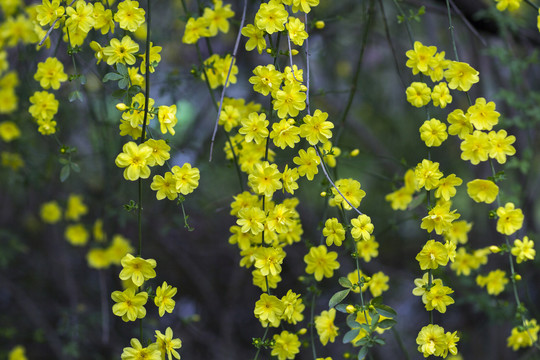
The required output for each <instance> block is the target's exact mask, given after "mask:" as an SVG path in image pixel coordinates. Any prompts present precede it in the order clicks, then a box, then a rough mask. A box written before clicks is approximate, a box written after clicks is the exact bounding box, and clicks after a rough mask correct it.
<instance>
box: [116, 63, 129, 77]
mask: <svg viewBox="0 0 540 360" xmlns="http://www.w3.org/2000/svg"><path fill="white" fill-rule="evenodd" d="M116 70H117V71H118V72H119V73H120V75H124V77H125V76H129V72H128V69H127V67H126V65H125V64H122V63H116Z"/></svg>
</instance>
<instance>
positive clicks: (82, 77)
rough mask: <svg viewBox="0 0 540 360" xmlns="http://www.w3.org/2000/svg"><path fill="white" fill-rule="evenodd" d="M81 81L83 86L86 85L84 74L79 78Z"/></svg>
mask: <svg viewBox="0 0 540 360" xmlns="http://www.w3.org/2000/svg"><path fill="white" fill-rule="evenodd" d="M79 81H80V82H81V85H84V84H86V76H84V75H83V74H81V75H80V76H79Z"/></svg>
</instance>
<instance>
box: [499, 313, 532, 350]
mask: <svg viewBox="0 0 540 360" xmlns="http://www.w3.org/2000/svg"><path fill="white" fill-rule="evenodd" d="M538 331H540V326H538V324H537V323H536V319H531V320H525V326H516V327H514V328H513V329H512V334H511V335H510V336H509V337H508V339H507V342H508V347H512V349H513V350H514V351H517V350H518V349H519V348H521V347H523V348H526V347H530V346H533V344H534V343H536V341H537V340H538Z"/></svg>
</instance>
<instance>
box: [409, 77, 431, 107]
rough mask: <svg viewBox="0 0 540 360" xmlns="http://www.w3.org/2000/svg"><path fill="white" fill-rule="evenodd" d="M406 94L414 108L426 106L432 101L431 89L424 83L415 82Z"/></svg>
mask: <svg viewBox="0 0 540 360" xmlns="http://www.w3.org/2000/svg"><path fill="white" fill-rule="evenodd" d="M405 93H406V94H407V101H408V102H409V103H410V104H411V105H412V106H414V107H418V108H419V107H422V106H426V105H427V104H428V103H429V102H430V101H431V89H430V88H429V87H428V86H427V84H425V83H423V82H413V83H412V84H411V85H410V86H409V87H408V88H407V89H406V90H405Z"/></svg>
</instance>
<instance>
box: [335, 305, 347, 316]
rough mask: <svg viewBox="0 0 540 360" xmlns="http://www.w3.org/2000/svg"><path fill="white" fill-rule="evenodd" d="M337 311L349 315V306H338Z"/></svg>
mask: <svg viewBox="0 0 540 360" xmlns="http://www.w3.org/2000/svg"><path fill="white" fill-rule="evenodd" d="M336 310H337V311H339V312H340V313H344V314H346V313H347V304H339V305H336Z"/></svg>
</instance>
